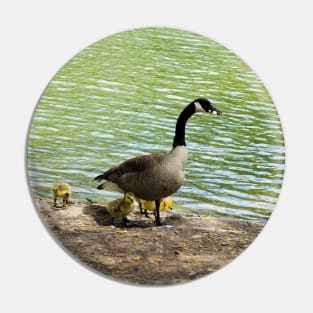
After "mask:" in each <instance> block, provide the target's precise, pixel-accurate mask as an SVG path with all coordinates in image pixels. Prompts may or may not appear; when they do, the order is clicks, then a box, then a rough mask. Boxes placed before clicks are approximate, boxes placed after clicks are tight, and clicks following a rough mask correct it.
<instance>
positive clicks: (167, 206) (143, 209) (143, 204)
mask: <svg viewBox="0 0 313 313" xmlns="http://www.w3.org/2000/svg"><path fill="white" fill-rule="evenodd" d="M136 201H137V202H138V204H139V208H140V213H141V214H143V213H144V214H145V216H146V217H149V216H148V214H147V210H148V211H152V212H153V214H154V215H156V205H155V201H147V200H142V199H139V198H136ZM173 205H174V200H173V199H172V198H164V199H161V200H160V208H159V210H160V211H166V210H171V209H173Z"/></svg>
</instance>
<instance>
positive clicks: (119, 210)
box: [107, 192, 137, 226]
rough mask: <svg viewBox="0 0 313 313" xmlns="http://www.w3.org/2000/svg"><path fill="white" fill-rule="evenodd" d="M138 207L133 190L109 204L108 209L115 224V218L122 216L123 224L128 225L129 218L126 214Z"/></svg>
mask: <svg viewBox="0 0 313 313" xmlns="http://www.w3.org/2000/svg"><path fill="white" fill-rule="evenodd" d="M136 207H137V203H136V201H135V195H134V194H133V193H132V192H126V193H125V195H124V197H123V198H122V199H116V200H114V201H111V202H109V203H108V204H107V211H108V212H109V214H110V216H111V223H112V225H114V219H115V218H122V222H123V225H125V226H127V222H129V220H128V219H127V218H126V216H127V215H128V214H129V213H130V212H132V211H133V210H134V209H135V208H136Z"/></svg>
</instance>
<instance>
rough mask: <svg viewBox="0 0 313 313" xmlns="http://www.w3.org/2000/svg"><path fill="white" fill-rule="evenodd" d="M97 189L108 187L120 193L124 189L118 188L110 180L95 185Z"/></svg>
mask: <svg viewBox="0 0 313 313" xmlns="http://www.w3.org/2000/svg"><path fill="white" fill-rule="evenodd" d="M97 189H99V190H102V189H108V190H110V191H115V192H120V193H124V191H123V190H122V189H121V188H119V186H118V185H117V184H115V183H113V182H111V181H106V182H104V183H102V184H101V185H99V186H98V187H97Z"/></svg>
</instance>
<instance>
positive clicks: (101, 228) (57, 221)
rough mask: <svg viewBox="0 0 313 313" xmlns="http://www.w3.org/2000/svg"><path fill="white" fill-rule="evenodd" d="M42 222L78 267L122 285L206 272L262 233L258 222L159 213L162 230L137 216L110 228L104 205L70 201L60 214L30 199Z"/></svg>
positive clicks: (185, 277)
mask: <svg viewBox="0 0 313 313" xmlns="http://www.w3.org/2000/svg"><path fill="white" fill-rule="evenodd" d="M34 199H35V202H36V204H37V207H38V209H39V211H40V214H41V216H42V217H43V220H44V221H45V222H46V224H47V225H48V226H49V228H50V229H51V231H52V232H53V233H54V234H55V236H56V237H57V239H58V240H59V241H60V243H61V244H62V245H63V246H64V247H66V248H67V249H68V250H69V251H70V252H71V253H72V254H73V255H75V256H76V257H78V258H79V259H80V260H81V261H82V262H83V263H85V264H87V265H88V266H90V267H92V268H94V269H96V270H97V271H99V272H100V273H103V274H105V275H108V276H110V277H113V278H116V279H120V280H122V281H126V282H130V283H136V284H148V285H163V284H174V283H180V282H186V281H189V280H191V279H194V278H197V277H201V276H203V275H206V274H209V273H212V272H214V271H216V270H217V269H219V268H221V267H223V266H224V265H226V264H227V263H228V262H230V261H231V260H233V259H234V258H235V257H236V256H238V255H239V254H240V253H241V252H242V251H243V250H244V249H245V248H247V247H248V246H249V244H250V243H251V242H252V241H253V240H254V238H255V237H256V236H257V235H258V233H259V232H260V231H261V230H262V228H263V226H264V223H263V222H248V221H240V220H234V219H229V218H222V217H212V216H197V215H191V214H183V213H177V212H175V206H174V210H173V211H167V212H162V214H161V217H162V220H163V221H165V222H166V223H167V224H168V225H167V226H161V227H156V226H154V225H153V218H152V216H151V218H150V219H148V218H146V217H145V216H144V215H141V214H140V213H139V212H138V211H136V212H133V213H131V214H130V215H129V216H128V218H129V219H131V220H132V221H134V222H135V223H136V225H134V226H132V227H128V228H125V227H123V226H122V225H116V226H112V225H110V218H109V215H108V214H107V213H106V210H105V206H104V205H99V204H94V203H91V202H89V201H87V200H72V202H71V205H70V206H69V207H68V208H66V209H63V208H61V207H57V208H53V207H52V200H49V199H42V198H39V197H37V196H34Z"/></svg>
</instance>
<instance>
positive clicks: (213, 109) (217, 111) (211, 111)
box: [208, 107, 222, 115]
mask: <svg viewBox="0 0 313 313" xmlns="http://www.w3.org/2000/svg"><path fill="white" fill-rule="evenodd" d="M208 112H209V113H212V114H217V115H220V114H222V111H220V110H219V109H217V108H214V107H212V108H211V110H209V111H208Z"/></svg>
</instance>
